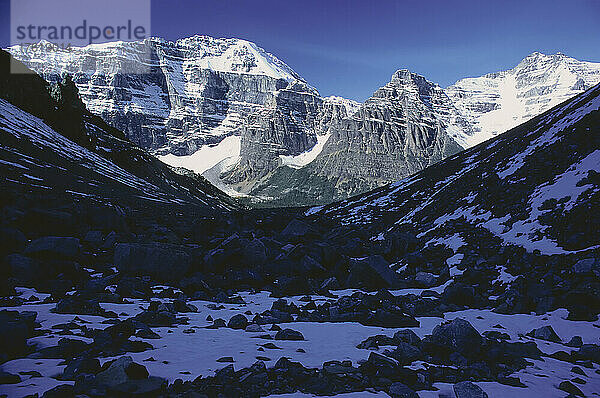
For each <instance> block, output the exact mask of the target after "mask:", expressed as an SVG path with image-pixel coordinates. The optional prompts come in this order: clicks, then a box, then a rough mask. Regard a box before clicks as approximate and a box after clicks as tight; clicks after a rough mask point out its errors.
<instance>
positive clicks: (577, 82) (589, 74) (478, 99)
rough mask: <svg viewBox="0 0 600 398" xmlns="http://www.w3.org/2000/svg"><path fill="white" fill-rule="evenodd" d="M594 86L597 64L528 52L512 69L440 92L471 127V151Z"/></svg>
mask: <svg viewBox="0 0 600 398" xmlns="http://www.w3.org/2000/svg"><path fill="white" fill-rule="evenodd" d="M599 82H600V63H594V62H585V61H579V60H576V59H574V58H571V57H568V56H566V55H564V54H561V53H557V54H551V55H546V54H542V53H539V52H534V53H532V54H530V55H528V56H527V57H525V58H524V59H523V60H522V61H521V62H520V63H519V64H518V65H517V66H515V67H514V68H513V69H510V70H507V71H502V72H496V73H489V74H487V75H484V76H481V77H474V78H467V79H462V80H459V81H458V82H456V83H455V84H453V85H451V86H449V87H448V88H446V93H447V94H448V96H449V97H450V98H451V99H452V100H453V101H454V104H455V106H456V107H457V108H458V109H459V110H460V111H461V113H462V114H463V116H464V117H466V118H467V119H468V120H469V122H470V123H471V124H472V126H473V129H474V134H473V135H467V136H466V137H465V140H464V141H460V142H459V143H460V144H461V145H462V146H463V147H465V148H468V147H471V146H473V145H476V144H478V143H480V142H483V141H485V140H487V139H489V138H491V137H494V136H496V135H498V134H500V133H503V132H505V131H507V130H510V129H511V128H513V127H515V126H518V125H519V124H521V123H523V122H525V121H527V120H529V119H531V118H533V117H535V116H537V115H539V114H541V113H543V112H545V111H546V110H548V109H550V108H552V107H553V106H554V105H557V104H560V103H561V102H563V101H565V100H567V99H569V98H571V97H573V96H575V95H577V94H579V93H582V92H583V91H585V90H587V89H588V88H590V87H592V86H594V85H595V84H597V83H599Z"/></svg>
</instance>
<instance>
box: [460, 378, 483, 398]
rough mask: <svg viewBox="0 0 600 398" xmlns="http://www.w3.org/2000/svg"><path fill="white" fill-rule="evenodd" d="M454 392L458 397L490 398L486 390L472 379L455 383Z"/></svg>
mask: <svg viewBox="0 0 600 398" xmlns="http://www.w3.org/2000/svg"><path fill="white" fill-rule="evenodd" d="M454 394H456V398H488V395H487V394H486V392H485V391H483V390H482V389H481V387H479V386H478V385H476V384H473V383H471V382H470V381H461V382H460V383H456V384H455V385H454Z"/></svg>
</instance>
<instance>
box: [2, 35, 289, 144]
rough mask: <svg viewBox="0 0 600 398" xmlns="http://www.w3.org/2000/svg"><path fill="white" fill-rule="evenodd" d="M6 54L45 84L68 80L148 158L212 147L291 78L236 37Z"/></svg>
mask: <svg viewBox="0 0 600 398" xmlns="http://www.w3.org/2000/svg"><path fill="white" fill-rule="evenodd" d="M9 51H10V52H11V53H12V54H13V56H14V57H15V58H17V59H19V60H21V61H22V62H24V63H25V64H26V65H27V66H29V67H30V68H32V69H33V70H35V71H36V72H38V73H40V74H41V75H42V76H44V77H45V78H46V79H47V80H55V79H56V78H57V76H60V75H61V74H63V73H68V74H70V75H72V76H73V80H74V81H75V83H76V84H77V86H78V88H79V91H80V93H81V97H82V100H83V101H84V103H85V104H86V105H87V107H88V108H89V109H90V110H91V111H92V112H93V113H95V114H97V115H100V116H101V117H102V118H103V119H104V120H105V121H107V122H108V123H109V124H111V125H112V126H114V127H116V128H118V129H119V130H122V131H124V132H125V133H126V135H127V137H128V138H129V139H131V140H132V141H133V142H135V143H136V144H138V145H140V146H141V147H143V148H145V149H149V150H151V151H152V152H154V153H156V154H167V153H173V154H176V155H189V154H192V153H194V152H195V151H196V150H198V149H199V148H200V147H201V146H202V145H204V144H215V143H218V142H220V141H221V140H222V139H223V138H224V137H226V136H228V135H231V134H235V133H236V132H237V130H238V129H239V128H240V127H241V125H242V121H243V119H244V117H245V116H246V115H247V114H248V113H250V112H252V111H254V110H255V109H256V108H257V107H259V106H262V105H264V104H265V103H267V102H268V101H270V100H271V99H272V97H273V93H274V92H275V91H277V90H280V89H283V88H285V87H287V85H288V83H289V82H291V81H294V80H296V79H299V76H298V75H297V74H296V73H295V72H294V71H292V70H291V68H289V67H288V66H287V65H285V64H284V63H283V62H281V61H279V60H278V59H277V58H275V57H274V56H272V55H271V54H268V53H266V52H265V51H264V50H262V49H261V48H259V47H258V46H256V45H255V44H254V43H250V42H247V41H245V40H239V39H214V38H211V37H207V36H194V37H190V38H186V39H181V40H178V41H176V42H169V41H166V40H163V39H159V38H151V39H147V40H144V41H142V42H115V43H107V44H97V45H90V46H87V47H82V48H71V49H69V50H64V49H61V48H59V47H57V46H55V45H53V44H51V43H47V42H42V43H40V44H36V45H32V46H29V47H20V46H15V47H12V48H10V49H9ZM131 72H140V73H131Z"/></svg>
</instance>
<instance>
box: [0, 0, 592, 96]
mask: <svg viewBox="0 0 600 398" xmlns="http://www.w3.org/2000/svg"><path fill="white" fill-rule="evenodd" d="M49 1H51V0H49ZM599 21H600V0H564V1H553V0H543V1H542V0H531V1H525V0H521V1H517V0H503V1H500V0H496V1H491V0H457V1H452V0H445V1H444V0H437V1H434V0H414V1H413V0H405V1H392V0H371V1H366V0H361V1H359V0H346V1H343V0H321V1H316V0H304V1H295V0H276V1H275V0H266V1H260V0H254V1H248V0H196V1H193V0H170V1H167V0H152V34H153V35H156V36H161V37H164V38H167V39H170V40H175V39H178V38H181V37H186V36H191V35H194V34H206V35H210V36H215V37H239V38H244V39H247V40H251V41H254V42H256V43H257V44H258V45H259V46H261V47H263V48H265V49H266V50H267V51H269V52H271V53H273V54H275V55H276V56H277V57H278V58H280V59H281V60H283V61H284V62H286V63H287V64H288V65H290V66H291V67H292V68H293V69H294V70H296V71H297V72H298V73H299V74H300V75H301V76H303V77H304V78H305V79H306V80H307V81H308V82H309V83H310V84H312V85H313V86H315V87H316V88H317V89H318V90H319V91H320V93H321V94H322V95H341V96H344V97H348V98H353V99H356V100H359V101H362V100H364V99H366V98H367V97H369V96H370V95H371V94H372V92H373V91H374V90H375V89H377V88H378V87H379V86H381V85H383V84H385V83H386V82H387V81H388V80H389V78H390V76H391V74H392V73H393V72H394V71H395V70H396V69H400V68H408V69H410V70H412V71H414V72H417V73H420V74H422V75H424V76H426V77H427V78H428V79H429V80H432V81H434V82H436V83H439V84H440V85H441V86H447V85H449V84H452V83H453V82H454V81H456V80H458V79H460V78H463V77H467V76H479V75H482V74H485V73H488V72H494V71H498V70H503V69H508V68H512V67H513V66H514V65H516V64H517V63H518V62H519V61H520V60H521V59H522V58H524V57H525V56H526V55H527V54H529V53H531V52H533V51H541V52H545V53H555V52H558V51H561V52H563V53H565V54H567V55H569V56H572V57H575V58H578V59H582V60H588V61H597V62H600V22H599ZM8 22H9V13H8V1H7V0H0V30H1V32H0V44H1V45H2V46H3V47H5V46H6V45H7V44H8V37H9V36H8Z"/></svg>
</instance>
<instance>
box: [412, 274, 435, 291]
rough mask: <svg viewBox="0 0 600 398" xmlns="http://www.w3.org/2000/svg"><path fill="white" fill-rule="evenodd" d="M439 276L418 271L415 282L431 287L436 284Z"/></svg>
mask: <svg viewBox="0 0 600 398" xmlns="http://www.w3.org/2000/svg"><path fill="white" fill-rule="evenodd" d="M436 280H437V278H436V276H435V275H433V274H432V273H429V272H417V274H416V275H415V282H416V283H418V284H419V285H421V286H423V287H431V286H434V285H435V282H436Z"/></svg>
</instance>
